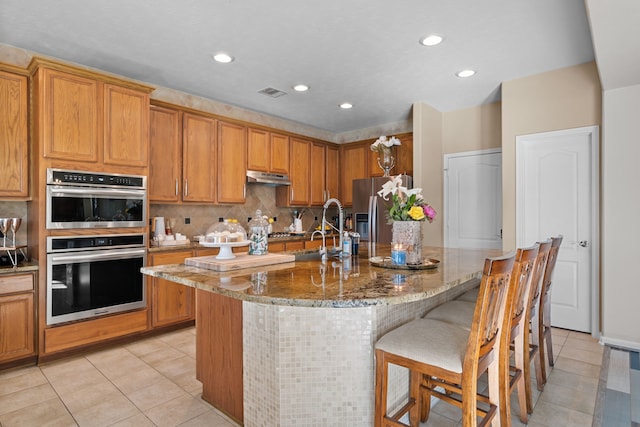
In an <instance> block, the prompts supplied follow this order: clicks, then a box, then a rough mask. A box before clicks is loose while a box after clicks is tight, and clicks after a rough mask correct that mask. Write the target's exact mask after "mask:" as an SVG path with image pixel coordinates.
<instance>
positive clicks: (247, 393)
mask: <svg viewBox="0 0 640 427" xmlns="http://www.w3.org/2000/svg"><path fill="white" fill-rule="evenodd" d="M376 252H377V255H388V254H389V246H388V245H386V246H379V247H376ZM502 254H503V252H502V251H496V250H485V249H449V248H436V247H425V248H423V256H424V257H427V258H433V259H437V260H439V261H440V263H439V264H438V267H437V268H435V269H424V270H397V269H387V268H382V267H377V266H374V265H372V264H371V263H370V262H369V259H368V258H367V257H366V256H359V257H351V258H350V259H348V260H340V259H338V258H329V259H328V260H327V261H326V262H322V261H320V260H312V261H296V262H293V263H285V264H275V265H269V266H263V267H257V268H247V269H242V270H235V271H227V272H216V271H212V270H207V269H203V268H199V267H192V266H187V265H184V264H173V265H164V266H155V267H144V268H142V270H141V271H142V272H143V273H144V274H147V275H149V276H153V277H159V278H162V279H166V280H169V281H173V282H176V283H180V284H182V285H185V286H190V287H193V288H196V290H197V293H196V352H197V355H198V356H197V358H196V364H197V367H196V371H197V377H198V379H199V380H200V381H201V382H202V383H203V399H205V400H207V401H208V402H210V403H212V404H213V405H214V406H216V407H217V408H219V409H221V410H222V411H223V412H225V413H227V414H228V415H229V416H231V417H232V418H234V419H235V420H237V421H238V422H240V423H242V424H244V425H248V426H252V425H280V426H287V425H291V426H293V425H295V426H299V425H301V424H300V422H301V420H304V425H307V424H308V425H323V424H327V422H328V421H327V420H329V424H331V425H349V426H360V425H361V426H370V425H372V423H373V409H374V360H373V346H374V344H375V342H376V341H377V339H378V338H380V337H381V336H382V335H384V334H385V333H386V332H388V331H389V330H391V329H394V328H396V327H398V326H400V325H401V324H403V323H405V322H407V321H409V320H412V319H414V318H417V317H420V316H423V315H424V314H425V313H426V312H427V311H429V310H430V309H431V308H433V307H435V306H437V305H439V304H442V303H443V302H446V301H448V300H450V299H453V298H455V297H456V296H458V295H460V294H462V293H464V292H466V291H467V290H468V289H470V288H471V287H473V286H475V285H476V284H477V283H478V282H479V279H480V277H481V274H482V268H483V265H484V260H485V259H486V258H487V257H494V256H500V255H502ZM404 376H405V377H406V375H404ZM398 377H399V378H402V377H403V374H402V372H398ZM404 381H405V380H404V379H400V380H399V381H398V382H397V386H396V387H391V388H390V390H389V391H390V402H396V401H400V400H401V399H402V397H403V395H404V393H405V390H406V388H403V383H404Z"/></svg>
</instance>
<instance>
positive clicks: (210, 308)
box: [196, 290, 244, 424]
mask: <svg viewBox="0 0 640 427" xmlns="http://www.w3.org/2000/svg"><path fill="white" fill-rule="evenodd" d="M196 292H197V309H196V324H197V325H198V326H197V327H196V379H197V380H198V381H200V382H201V383H202V398H203V399H204V400H205V401H207V402H209V403H210V404H212V405H213V406H215V407H216V408H217V409H219V410H220V411H222V412H224V413H225V414H226V415H228V416H229V417H231V418H232V419H233V420H235V421H237V422H238V423H240V424H242V422H243V419H244V413H243V411H244V402H243V390H244V387H243V383H242V369H243V364H242V351H243V347H242V301H241V300H237V299H233V298H229V297H225V296H223V295H218V294H214V293H211V292H207V291H202V290H196Z"/></svg>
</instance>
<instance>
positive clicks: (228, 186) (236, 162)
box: [217, 121, 247, 203]
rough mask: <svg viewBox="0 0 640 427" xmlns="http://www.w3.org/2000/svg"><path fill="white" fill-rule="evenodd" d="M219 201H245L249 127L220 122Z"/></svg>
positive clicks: (218, 142)
mask: <svg viewBox="0 0 640 427" xmlns="http://www.w3.org/2000/svg"><path fill="white" fill-rule="evenodd" d="M217 144H218V173H217V175H218V186H217V187H218V197H217V201H218V202H219V203H244V201H245V197H246V185H247V184H246V181H247V168H246V166H245V165H246V164H247V129H246V128H245V127H244V126H241V125H237V124H233V123H227V122H223V121H219V122H218V141H217Z"/></svg>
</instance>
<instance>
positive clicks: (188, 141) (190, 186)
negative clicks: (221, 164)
mask: <svg viewBox="0 0 640 427" xmlns="http://www.w3.org/2000/svg"><path fill="white" fill-rule="evenodd" d="M216 163H217V161H216V121H215V120H214V119H212V118H208V117H203V116H197V115H194V114H190V113H184V114H183V118H182V177H183V191H182V200H183V201H185V202H212V203H213V202H215V197H216V173H217V171H216Z"/></svg>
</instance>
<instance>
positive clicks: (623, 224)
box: [601, 85, 640, 349]
mask: <svg viewBox="0 0 640 427" xmlns="http://www.w3.org/2000/svg"><path fill="white" fill-rule="evenodd" d="M603 101H604V102H603V128H602V142H603V143H602V219H601V222H602V230H601V235H602V240H601V248H602V251H601V253H602V270H601V277H602V327H601V330H602V341H603V342H605V343H607V344H612V345H617V346H622V347H628V348H634V349H640V328H638V325H640V311H638V301H640V285H639V284H638V277H637V273H636V271H635V270H634V266H635V265H636V264H637V263H638V260H637V255H638V251H637V250H636V249H637V248H636V245H637V244H638V241H640V221H638V212H640V197H639V196H638V189H637V183H638V182H639V181H640V168H639V167H638V159H639V158H640V144H638V135H640V85H636V86H629V87H624V88H620V89H615V90H608V91H606V92H605V93H604V97H603Z"/></svg>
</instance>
